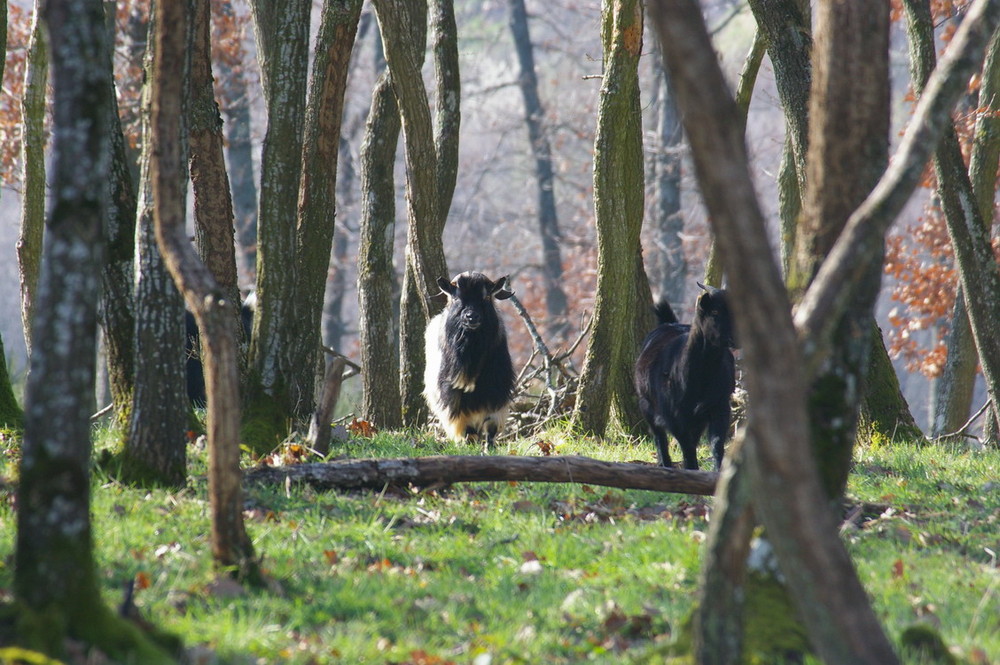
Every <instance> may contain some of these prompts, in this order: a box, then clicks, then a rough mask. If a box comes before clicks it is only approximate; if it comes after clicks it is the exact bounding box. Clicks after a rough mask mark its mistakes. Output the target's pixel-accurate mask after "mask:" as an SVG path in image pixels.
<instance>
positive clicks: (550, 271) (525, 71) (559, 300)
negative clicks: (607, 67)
mask: <svg viewBox="0 0 1000 665" xmlns="http://www.w3.org/2000/svg"><path fill="white" fill-rule="evenodd" d="M510 31H511V34H512V35H513V37H514V49H515V50H516V51H517V60H518V63H519V65H520V70H521V72H520V75H519V76H518V84H519V87H520V88H521V97H522V98H523V99H524V118H525V122H526V123H527V125H528V140H529V142H530V143H531V153H532V155H534V158H535V178H536V180H537V181H538V232H539V235H540V236H541V239H542V277H543V279H544V281H545V308H546V312H547V313H548V316H549V326H548V327H549V331H550V334H551V335H552V336H553V337H554V338H555V339H559V340H562V339H564V338H565V334H566V332H567V326H568V324H569V322H568V321H567V320H566V293H565V291H563V288H562V278H563V268H562V255H561V253H560V251H559V240H560V238H561V235H560V233H559V219H558V217H557V215H556V195H555V175H554V173H553V170H552V148H551V147H550V145H549V137H548V135H547V134H546V131H545V126H544V123H543V121H544V119H545V109H544V108H543V107H542V102H541V98H540V97H539V95H538V77H537V76H536V75H535V54H534V47H533V46H532V44H531V35H530V32H529V30H528V13H527V11H526V10H525V8H524V0H510Z"/></svg>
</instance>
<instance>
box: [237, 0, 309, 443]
mask: <svg viewBox="0 0 1000 665" xmlns="http://www.w3.org/2000/svg"><path fill="white" fill-rule="evenodd" d="M311 6H312V3H311V2H310V1H309V0H290V1H278V0H251V2H250V7H251V10H252V12H253V18H254V34H255V36H256V41H257V54H258V58H259V60H260V65H261V82H262V84H263V89H264V100H265V105H266V107H267V131H266V134H265V136H264V148H263V154H262V156H261V177H260V207H259V211H258V220H257V224H258V226H257V238H258V242H257V267H258V268H257V308H256V309H255V311H254V330H253V338H252V340H251V343H250V363H249V364H250V367H251V370H250V374H251V376H250V379H249V384H248V388H247V389H248V393H249V394H248V407H249V408H248V413H249V414H250V418H251V419H253V423H252V424H251V426H250V427H248V428H247V435H248V436H249V437H251V438H250V440H248V441H247V443H248V445H250V446H251V447H253V448H255V449H264V448H268V449H269V448H271V447H273V445H274V444H275V443H276V442H277V441H278V440H280V439H281V438H283V437H284V436H285V434H286V433H287V421H288V418H289V416H291V417H293V418H294V419H296V420H300V421H304V420H305V419H306V418H307V417H308V416H309V415H310V414H311V413H312V407H313V389H314V384H315V371H314V368H312V367H310V368H308V369H305V370H304V369H303V368H301V367H295V366H294V364H293V358H294V356H295V354H296V353H297V349H295V348H293V347H292V346H291V345H292V344H294V343H298V341H299V340H298V338H297V336H296V334H295V332H293V330H294V329H296V328H298V329H302V330H305V326H306V325H307V324H306V322H305V321H300V320H298V319H297V318H296V316H297V314H298V310H297V309H296V306H295V299H296V298H297V297H298V295H299V294H298V293H297V292H296V283H297V279H298V266H297V265H295V258H294V257H295V256H296V234H297V223H296V214H297V212H296V211H297V210H298V196H299V182H300V178H301V173H302V140H303V127H304V119H305V115H306V79H307V70H308V60H309V10H310V8H311ZM327 257H329V255H328V256H327ZM317 336H318V333H317ZM311 342H312V343H313V344H315V343H316V342H317V338H312V339H311Z"/></svg>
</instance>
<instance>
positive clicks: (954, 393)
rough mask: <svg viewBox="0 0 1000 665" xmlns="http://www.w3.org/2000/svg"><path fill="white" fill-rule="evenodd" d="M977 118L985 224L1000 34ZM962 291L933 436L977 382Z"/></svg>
mask: <svg viewBox="0 0 1000 665" xmlns="http://www.w3.org/2000/svg"><path fill="white" fill-rule="evenodd" d="M978 107H979V108H978V111H977V112H978V117H977V118H976V127H975V132H974V137H975V138H974V141H973V144H972V155H971V157H970V159H969V177H970V179H971V180H972V191H973V192H974V194H975V197H976V202H977V206H978V207H979V213H980V215H982V220H983V223H984V224H987V225H989V224H990V223H991V220H992V217H993V215H992V208H993V195H994V191H995V189H996V178H997V163H998V161H1000V160H998V156H1000V35H994V36H993V41H992V43H991V44H990V49H989V52H988V53H987V55H986V60H985V62H984V63H983V76H982V79H981V87H980V89H979V104H978ZM963 293H964V292H963V291H962V289H961V285H959V289H958V296H957V297H956V301H955V315H954V317H953V318H952V330H951V334H950V335H949V338H948V360H947V363H946V365H945V370H944V376H942V377H941V380H940V382H939V384H940V386H941V389H940V391H939V393H938V399H937V405H938V409H937V411H936V412H935V414H934V418H935V419H934V424H933V428H932V429H933V434H934V435H935V436H937V435H941V434H946V433H949V432H955V431H957V430H958V429H959V428H961V427H962V425H964V424H965V421H966V420H967V419H968V417H969V413H970V411H971V406H972V393H973V388H974V387H975V382H976V374H977V362H976V356H975V355H974V354H975V352H976V350H975V344H974V340H973V338H972V328H971V327H970V325H969V317H968V309H967V307H966V303H965V298H964V295H962V294H963Z"/></svg>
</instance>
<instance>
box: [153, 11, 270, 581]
mask: <svg viewBox="0 0 1000 665" xmlns="http://www.w3.org/2000/svg"><path fill="white" fill-rule="evenodd" d="M194 17H195V18H196V20H197V21H198V25H196V26H195V28H196V31H197V32H196V34H197V39H196V40H195V44H194V45H193V48H192V44H191V41H190V39H189V35H190V34H191V30H190V27H189V12H188V4H187V3H186V2H158V3H157V5H156V17H155V20H154V21H153V23H154V24H155V25H156V26H157V28H156V31H155V38H154V43H153V44H154V49H155V53H156V57H155V58H154V66H153V78H152V95H151V97H152V100H151V107H152V108H151V115H152V117H151V121H150V125H151V128H152V132H151V136H150V143H151V144H152V153H153V157H152V160H151V164H150V179H151V181H152V190H153V204H154V205H153V210H154V218H155V225H156V240H157V243H158V245H159V247H160V250H161V251H162V253H163V257H164V260H165V262H166V264H167V267H168V268H169V269H170V273H171V276H172V277H173V279H174V281H175V282H176V284H177V285H178V287H179V288H180V290H181V291H182V292H183V293H184V296H185V298H186V300H187V302H188V304H189V305H190V306H191V310H192V311H193V312H194V316H195V319H196V320H197V322H198V327H199V331H200V333H201V339H202V340H203V341H204V343H203V347H204V350H205V353H204V355H203V358H204V367H205V376H206V387H207V389H208V390H207V393H208V446H209V470H208V481H209V502H210V505H211V508H212V554H213V555H214V557H215V560H216V562H217V563H218V564H219V565H220V566H226V567H235V568H236V569H237V571H238V574H239V575H240V576H241V577H249V578H250V579H253V580H257V579H258V578H259V576H260V571H259V570H258V564H257V561H256V558H255V557H254V552H253V545H252V543H251V542H250V537H249V536H248V535H247V533H246V529H245V527H244V524H243V498H242V487H241V482H242V473H241V471H240V464H239V461H240V445H239V434H240V398H239V360H238V358H239V344H238V342H237V336H236V329H237V317H238V310H239V308H238V307H237V303H238V302H239V301H238V299H234V298H233V297H232V291H233V290H234V287H235V284H222V283H219V282H218V281H217V280H216V279H215V278H214V276H213V274H212V271H211V270H210V269H209V268H208V267H207V266H206V265H205V263H203V262H202V261H201V260H200V259H199V258H198V255H197V254H196V252H195V249H194V248H193V247H192V246H191V243H190V242H188V239H187V233H186V230H185V225H184V219H185V205H184V199H185V196H184V190H185V189H186V185H187V183H186V178H185V177H184V176H185V174H186V168H185V163H186V160H187V157H188V156H187V154H185V153H186V150H185V142H184V140H183V138H182V136H183V133H184V130H185V129H186V128H185V122H184V107H185V96H186V93H187V92H188V90H189V89H195V90H197V91H198V93H199V94H201V95H204V94H205V92H206V88H207V91H208V94H209V95H211V64H210V62H209V58H208V54H209V52H210V45H209V38H210V31H209V5H208V0H198V1H197V2H196V3H195V5H194ZM189 53H192V54H193V56H194V63H195V64H196V69H200V70H201V71H199V72H198V75H197V76H196V77H195V78H194V80H193V81H192V80H191V78H190V74H189V70H188V62H187V54H189ZM192 84H195V85H192ZM199 101H201V102H202V103H206V100H205V99H204V98H203V99H201V100H199ZM212 103H213V104H214V102H212ZM196 133H200V134H201V135H200V136H199V137H198V139H197V141H195V142H194V145H197V146H198V149H199V150H202V151H204V154H202V155H201V156H199V157H198V158H196V159H195V160H193V161H194V162H195V163H197V164H198V166H199V178H200V179H202V178H203V179H204V181H203V182H199V190H200V193H201V194H202V195H203V196H204V200H203V201H202V203H203V204H204V205H203V207H202V208H201V210H200V212H201V215H202V217H203V219H202V225H203V227H204V226H212V227H214V228H212V229H210V233H211V235H212V236H213V237H214V236H216V235H217V233H216V232H217V231H218V230H219V229H218V227H219V226H223V224H221V221H223V220H224V221H226V222H227V224H228V226H229V228H230V229H231V228H232V224H231V220H232V213H231V209H229V206H228V200H226V199H227V197H226V196H224V195H222V192H220V191H218V188H219V187H222V188H224V189H225V190H226V191H227V192H228V186H227V185H226V183H224V182H222V181H225V177H224V175H225V170H224V169H222V176H221V177H220V174H219V172H218V171H219V169H218V167H219V166H221V164H222V159H221V157H222V145H221V142H220V141H219V138H220V137H219V135H218V133H214V134H213V132H211V130H209V131H207V132H206V130H205V128H204V127H198V131H197V132H196ZM208 144H211V145H208ZM207 208H211V210H208V209H207ZM206 218H211V224H206V223H205V222H207V221H208V219H206ZM218 235H225V234H218ZM212 249H213V250H214V251H212V252H206V253H208V254H209V255H210V258H211V259H212V261H213V262H218V263H224V264H226V266H225V269H224V270H223V272H224V275H225V276H226V277H228V278H232V277H235V273H236V265H235V260H234V257H233V255H232V236H229V248H228V249H229V257H228V260H225V259H224V258H222V257H220V256H219V254H220V250H221V248H219V247H214V248H212ZM221 253H224V252H221ZM215 267H216V268H218V266H215Z"/></svg>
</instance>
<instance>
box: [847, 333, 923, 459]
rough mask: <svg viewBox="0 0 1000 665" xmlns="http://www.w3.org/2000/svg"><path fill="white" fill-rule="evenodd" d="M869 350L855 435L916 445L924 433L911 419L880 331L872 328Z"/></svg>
mask: <svg viewBox="0 0 1000 665" xmlns="http://www.w3.org/2000/svg"><path fill="white" fill-rule="evenodd" d="M871 336H872V341H871V345H872V350H871V357H870V359H869V361H868V369H867V371H866V374H867V376H866V377H865V399H864V402H862V403H861V407H860V411H859V413H858V419H859V420H858V435H859V436H861V437H867V438H868V439H875V438H880V439H881V440H882V441H897V440H902V441H915V440H920V439H922V438H923V432H921V431H920V427H919V426H918V425H917V422H916V421H915V420H914V419H913V414H912V413H911V412H910V407H909V405H908V404H907V403H906V398H905V397H903V392H902V390H901V389H900V387H899V377H898V376H896V368H894V367H893V366H892V361H891V360H889V352H888V351H887V350H886V348H885V341H884V340H883V339H882V329H881V328H879V326H878V324H877V323H875V322H872V325H871Z"/></svg>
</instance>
